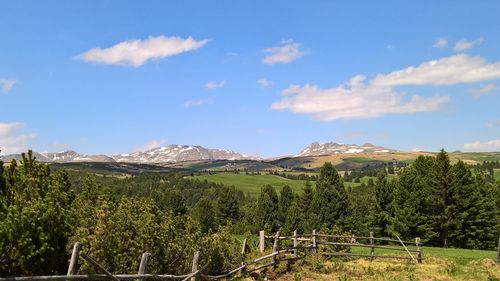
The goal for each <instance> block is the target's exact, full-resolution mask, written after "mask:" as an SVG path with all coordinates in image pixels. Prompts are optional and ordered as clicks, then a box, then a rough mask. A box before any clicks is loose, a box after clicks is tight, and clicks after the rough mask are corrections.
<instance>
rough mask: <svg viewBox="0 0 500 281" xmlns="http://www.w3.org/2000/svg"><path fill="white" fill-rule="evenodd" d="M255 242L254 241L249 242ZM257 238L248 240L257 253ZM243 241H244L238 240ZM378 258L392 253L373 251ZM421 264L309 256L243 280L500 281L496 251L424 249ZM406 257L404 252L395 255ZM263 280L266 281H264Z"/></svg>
mask: <svg viewBox="0 0 500 281" xmlns="http://www.w3.org/2000/svg"><path fill="white" fill-rule="evenodd" d="M252 238H255V239H252ZM256 238H257V237H256V236H255V237H254V236H252V237H251V239H250V243H251V245H253V248H254V249H256V247H257V241H254V240H256ZM238 239H240V240H242V239H243V237H238ZM369 251H370V249H369V248H352V249H351V252H353V253H360V254H361V253H362V254H368V253H369ZM376 252H377V253H378V254H389V255H390V254H395V253H394V251H392V252H391V251H388V250H382V249H376ZM422 253H423V257H424V261H423V263H422V264H415V263H414V262H412V261H411V260H410V261H401V260H392V259H375V260H373V261H370V260H369V259H366V258H339V257H334V258H330V259H327V258H323V257H321V256H319V255H310V256H307V257H306V258H305V259H303V260H299V261H297V262H296V263H295V264H292V265H289V266H286V263H280V265H279V266H278V267H277V269H276V271H274V272H273V271H267V272H264V273H262V274H261V275H260V277H257V278H255V277H256V276H254V278H253V279H251V278H245V279H244V280H256V279H257V280H262V279H264V278H267V280H286V281H288V280H290V281H292V280H293V281H297V280H300V281H306V280H308V281H309V280H311V281H312V280H318V281H326V280H339V281H347V280H380V281H382V280H443V281H444V280H446V281H448V280H478V281H479V280H500V265H499V264H497V263H495V259H496V251H485V250H468V249H454V248H446V249H445V248H435V247H423V248H422ZM397 254H398V255H405V254H406V253H405V252H397ZM264 280H265V279H264Z"/></svg>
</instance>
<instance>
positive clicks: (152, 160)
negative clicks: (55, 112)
mask: <svg viewBox="0 0 500 281" xmlns="http://www.w3.org/2000/svg"><path fill="white" fill-rule="evenodd" d="M394 151H395V150H392V149H387V148H384V147H381V146H375V145H372V144H369V143H365V144H363V145H356V144H340V143H336V142H327V143H318V142H314V143H311V144H310V145H309V146H307V147H306V148H305V149H303V150H302V151H301V152H300V153H299V154H297V155H295V156H294V157H307V156H320V155H335V154H355V153H389V152H394ZM34 156H35V157H36V159H37V160H38V161H41V162H54V163H71V162H126V163H143V164H161V163H178V162H188V161H206V160H259V159H260V158H259V157H253V156H247V155H244V154H241V153H238V152H235V151H232V150H224V149H209V148H205V147H202V146H193V145H168V146H163V147H158V148H154V149H151V150H147V151H143V152H133V153H128V154H117V155H110V156H107V155H85V154H80V153H77V152H75V151H72V150H68V151H63V152H56V153H37V152H34ZM12 159H17V160H19V159H21V155H20V154H11V155H4V156H0V160H2V161H4V162H8V161H11V160H12Z"/></svg>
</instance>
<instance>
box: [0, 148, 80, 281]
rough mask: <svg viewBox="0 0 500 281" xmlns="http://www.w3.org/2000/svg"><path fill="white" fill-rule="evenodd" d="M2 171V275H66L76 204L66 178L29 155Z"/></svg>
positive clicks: (0, 183)
mask: <svg viewBox="0 0 500 281" xmlns="http://www.w3.org/2000/svg"><path fill="white" fill-rule="evenodd" d="M1 164H2V165H0V166H2V170H3V163H1ZM2 172H3V173H2V174H0V187H1V188H0V217H2V220H0V253H1V254H0V275H2V276H10V275H24V274H54V273H61V272H64V270H65V269H66V259H67V257H68V255H67V253H66V251H65V250H66V249H65V247H66V243H67V240H68V236H69V235H70V232H71V227H70V225H69V224H68V223H69V221H70V211H69V206H70V204H71V201H72V199H73V194H72V192H71V190H70V183H69V180H68V176H67V174H66V173H65V172H64V171H60V172H57V173H52V172H51V171H50V169H49V167H48V166H47V165H44V164H40V163H37V162H35V159H34V157H33V155H32V153H31V151H30V152H28V154H27V155H26V154H22V160H21V161H20V162H19V163H17V162H15V161H12V162H11V163H10V165H9V166H8V167H7V169H6V170H5V171H2Z"/></svg>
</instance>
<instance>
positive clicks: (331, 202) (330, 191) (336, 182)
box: [311, 162, 349, 228]
mask: <svg viewBox="0 0 500 281" xmlns="http://www.w3.org/2000/svg"><path fill="white" fill-rule="evenodd" d="M311 206H312V212H313V213H314V214H316V216H317V217H318V219H319V222H320V223H321V224H324V225H326V226H327V227H333V226H334V225H337V226H339V227H341V228H344V227H345V226H346V219H347V214H348V211H349V198H348V194H347V191H346V190H345V188H344V184H343V182H342V178H341V177H340V175H339V174H338V172H337V170H336V169H335V168H334V167H333V165H332V163H330V162H326V163H325V164H324V165H323V167H322V168H321V171H320V175H319V178H318V181H317V182H316V191H315V193H314V198H313V201H312V204H311Z"/></svg>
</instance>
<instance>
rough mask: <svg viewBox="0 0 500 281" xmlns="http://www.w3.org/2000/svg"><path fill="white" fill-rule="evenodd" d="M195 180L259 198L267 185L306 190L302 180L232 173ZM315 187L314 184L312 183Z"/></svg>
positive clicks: (361, 181)
mask: <svg viewBox="0 0 500 281" xmlns="http://www.w3.org/2000/svg"><path fill="white" fill-rule="evenodd" d="M194 178H196V179H199V180H207V181H210V182H216V183H222V184H225V185H229V186H231V185H233V186H235V187H236V189H238V190H241V191H243V192H245V193H249V194H251V195H252V196H258V195H259V193H260V189H261V188H262V187H263V186H264V185H266V184H270V185H272V186H274V187H275V188H276V189H277V190H278V191H279V190H281V188H282V187H283V186H285V185H289V186H290V187H291V188H292V190H293V191H294V192H297V193H301V192H302V190H303V188H304V181H302V180H291V179H287V178H283V177H280V176H275V175H246V174H243V173H241V174H232V173H221V174H213V175H202V176H195V177H194ZM370 178H372V179H373V180H375V179H376V178H375V177H363V178H361V179H360V183H354V182H344V185H345V186H346V187H358V186H360V185H361V183H365V184H368V181H369V180H370ZM392 178H395V176H393V175H389V179H392ZM311 184H312V185H313V187H314V182H311Z"/></svg>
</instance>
